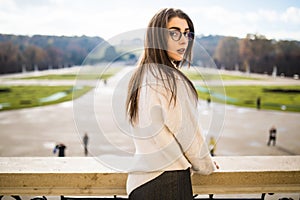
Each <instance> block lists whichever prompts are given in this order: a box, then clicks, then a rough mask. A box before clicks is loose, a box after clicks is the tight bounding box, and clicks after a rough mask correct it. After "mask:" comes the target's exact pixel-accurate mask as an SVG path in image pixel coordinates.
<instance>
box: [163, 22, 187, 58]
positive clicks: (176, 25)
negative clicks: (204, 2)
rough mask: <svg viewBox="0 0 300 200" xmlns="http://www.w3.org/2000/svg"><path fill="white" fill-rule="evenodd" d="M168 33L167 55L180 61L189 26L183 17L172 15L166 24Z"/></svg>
mask: <svg viewBox="0 0 300 200" xmlns="http://www.w3.org/2000/svg"><path fill="white" fill-rule="evenodd" d="M167 29H168V31H169V34H168V49H167V52H168V56H169V58H171V59H172V60H175V61H181V60H182V59H183V57H184V54H185V51H186V49H187V46H188V43H189V40H188V33H189V32H190V29H189V26H188V24H187V21H186V20H185V19H182V18H179V17H173V18H171V20H170V21H169V23H168V24H167Z"/></svg>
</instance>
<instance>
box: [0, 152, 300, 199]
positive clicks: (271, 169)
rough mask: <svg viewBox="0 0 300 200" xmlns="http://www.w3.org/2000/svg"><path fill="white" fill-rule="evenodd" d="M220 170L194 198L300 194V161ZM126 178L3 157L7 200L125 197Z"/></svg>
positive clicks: (221, 160)
mask: <svg viewBox="0 0 300 200" xmlns="http://www.w3.org/2000/svg"><path fill="white" fill-rule="evenodd" d="M214 160H215V161H216V162H217V163H218V164H219V165H220V170H218V171H216V172H214V173H213V174H211V175H209V176H203V175H200V174H194V175H193V176H192V182H193V190H194V193H195V194H235V193H239V194H250V193H271V192H272V193H294V192H299V191H300V156H234V157H214ZM126 178H127V174H126V173H122V172H116V171H113V170H111V169H109V168H107V167H105V166H103V165H102V164H101V163H100V162H98V161H97V160H96V159H94V158H92V157H83V158H81V157H64V158H58V157H42V158H41V157H10V158H6V157H1V158H0V194H3V195H12V194H15V195H54V196H56V195H79V196H80V195H93V196H106V195H126V190H125V186H126Z"/></svg>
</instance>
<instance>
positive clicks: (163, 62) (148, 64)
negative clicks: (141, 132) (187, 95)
mask: <svg viewBox="0 0 300 200" xmlns="http://www.w3.org/2000/svg"><path fill="white" fill-rule="evenodd" d="M173 17H179V18H181V19H185V20H186V21H187V24H188V26H189V30H190V32H192V33H194V25H193V22H192V20H191V19H190V18H189V16H188V15H187V14H185V13H184V12H183V11H182V10H180V9H173V8H166V9H162V10H160V11H159V12H158V13H157V14H155V15H154V16H153V18H152V19H151V20H150V22H149V25H148V28H147V31H146V37H145V44H144V45H145V48H144V53H143V55H142V57H141V60H140V62H139V64H138V68H137V69H136V71H135V72H134V73H133V75H132V77H131V79H130V82H129V85H128V94H127V100H126V109H127V114H128V117H129V121H130V123H131V124H132V125H134V124H135V122H136V121H137V118H138V102H139V91H140V88H141V86H142V82H143V77H144V74H145V72H146V71H147V70H150V71H151V73H152V74H153V76H155V77H157V78H159V79H161V80H162V81H163V84H164V85H165V87H167V88H168V89H170V92H171V97H170V103H171V102H172V100H173V101H174V105H175V104H176V94H177V84H176V76H179V77H181V78H182V79H183V80H184V81H185V83H186V85H187V86H188V88H189V89H190V90H191V92H192V94H193V97H194V99H195V101H196V102H197V100H198V95H197V92H196V89H195V87H194V86H193V84H192V82H191V81H190V80H189V79H188V78H187V77H186V76H185V75H184V74H183V73H182V72H181V71H179V70H178V69H177V68H180V67H182V66H183V65H184V64H185V63H187V64H188V66H190V63H191V59H192V47H193V40H191V41H189V43H188V47H187V49H186V52H185V55H184V58H183V60H182V61H175V62H174V61H172V60H170V58H169V56H168V54H167V37H168V36H167V31H166V30H167V29H166V28H167V24H168V22H169V21H170V20H171V18H173ZM174 65H175V66H174Z"/></svg>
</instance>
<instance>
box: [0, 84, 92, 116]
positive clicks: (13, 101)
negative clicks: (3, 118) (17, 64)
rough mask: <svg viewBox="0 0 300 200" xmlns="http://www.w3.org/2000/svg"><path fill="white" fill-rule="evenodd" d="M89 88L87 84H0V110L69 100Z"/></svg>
mask: <svg viewBox="0 0 300 200" xmlns="http://www.w3.org/2000/svg"><path fill="white" fill-rule="evenodd" d="M91 89H92V87H88V86H84V87H81V88H74V87H73V86H0V111H3V110H13V109H20V108H30V107H36V106H44V105H50V104H56V103H60V102H65V101H70V100H72V99H76V98H78V97H80V96H82V95H83V94H85V93H87V92H88V91H90V90H91ZM74 91H76V92H74Z"/></svg>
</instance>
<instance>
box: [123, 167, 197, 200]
mask: <svg viewBox="0 0 300 200" xmlns="http://www.w3.org/2000/svg"><path fill="white" fill-rule="evenodd" d="M129 199H130V200H192V199H193V191H192V183H191V175H190V169H187V170H177V171H166V172H164V173H162V174H161V175H160V176H158V177H156V178H155V179H153V180H151V181H149V182H147V183H145V184H143V185H141V186H139V187H138V188H136V189H134V190H133V191H132V192H131V193H130V194H129Z"/></svg>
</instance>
